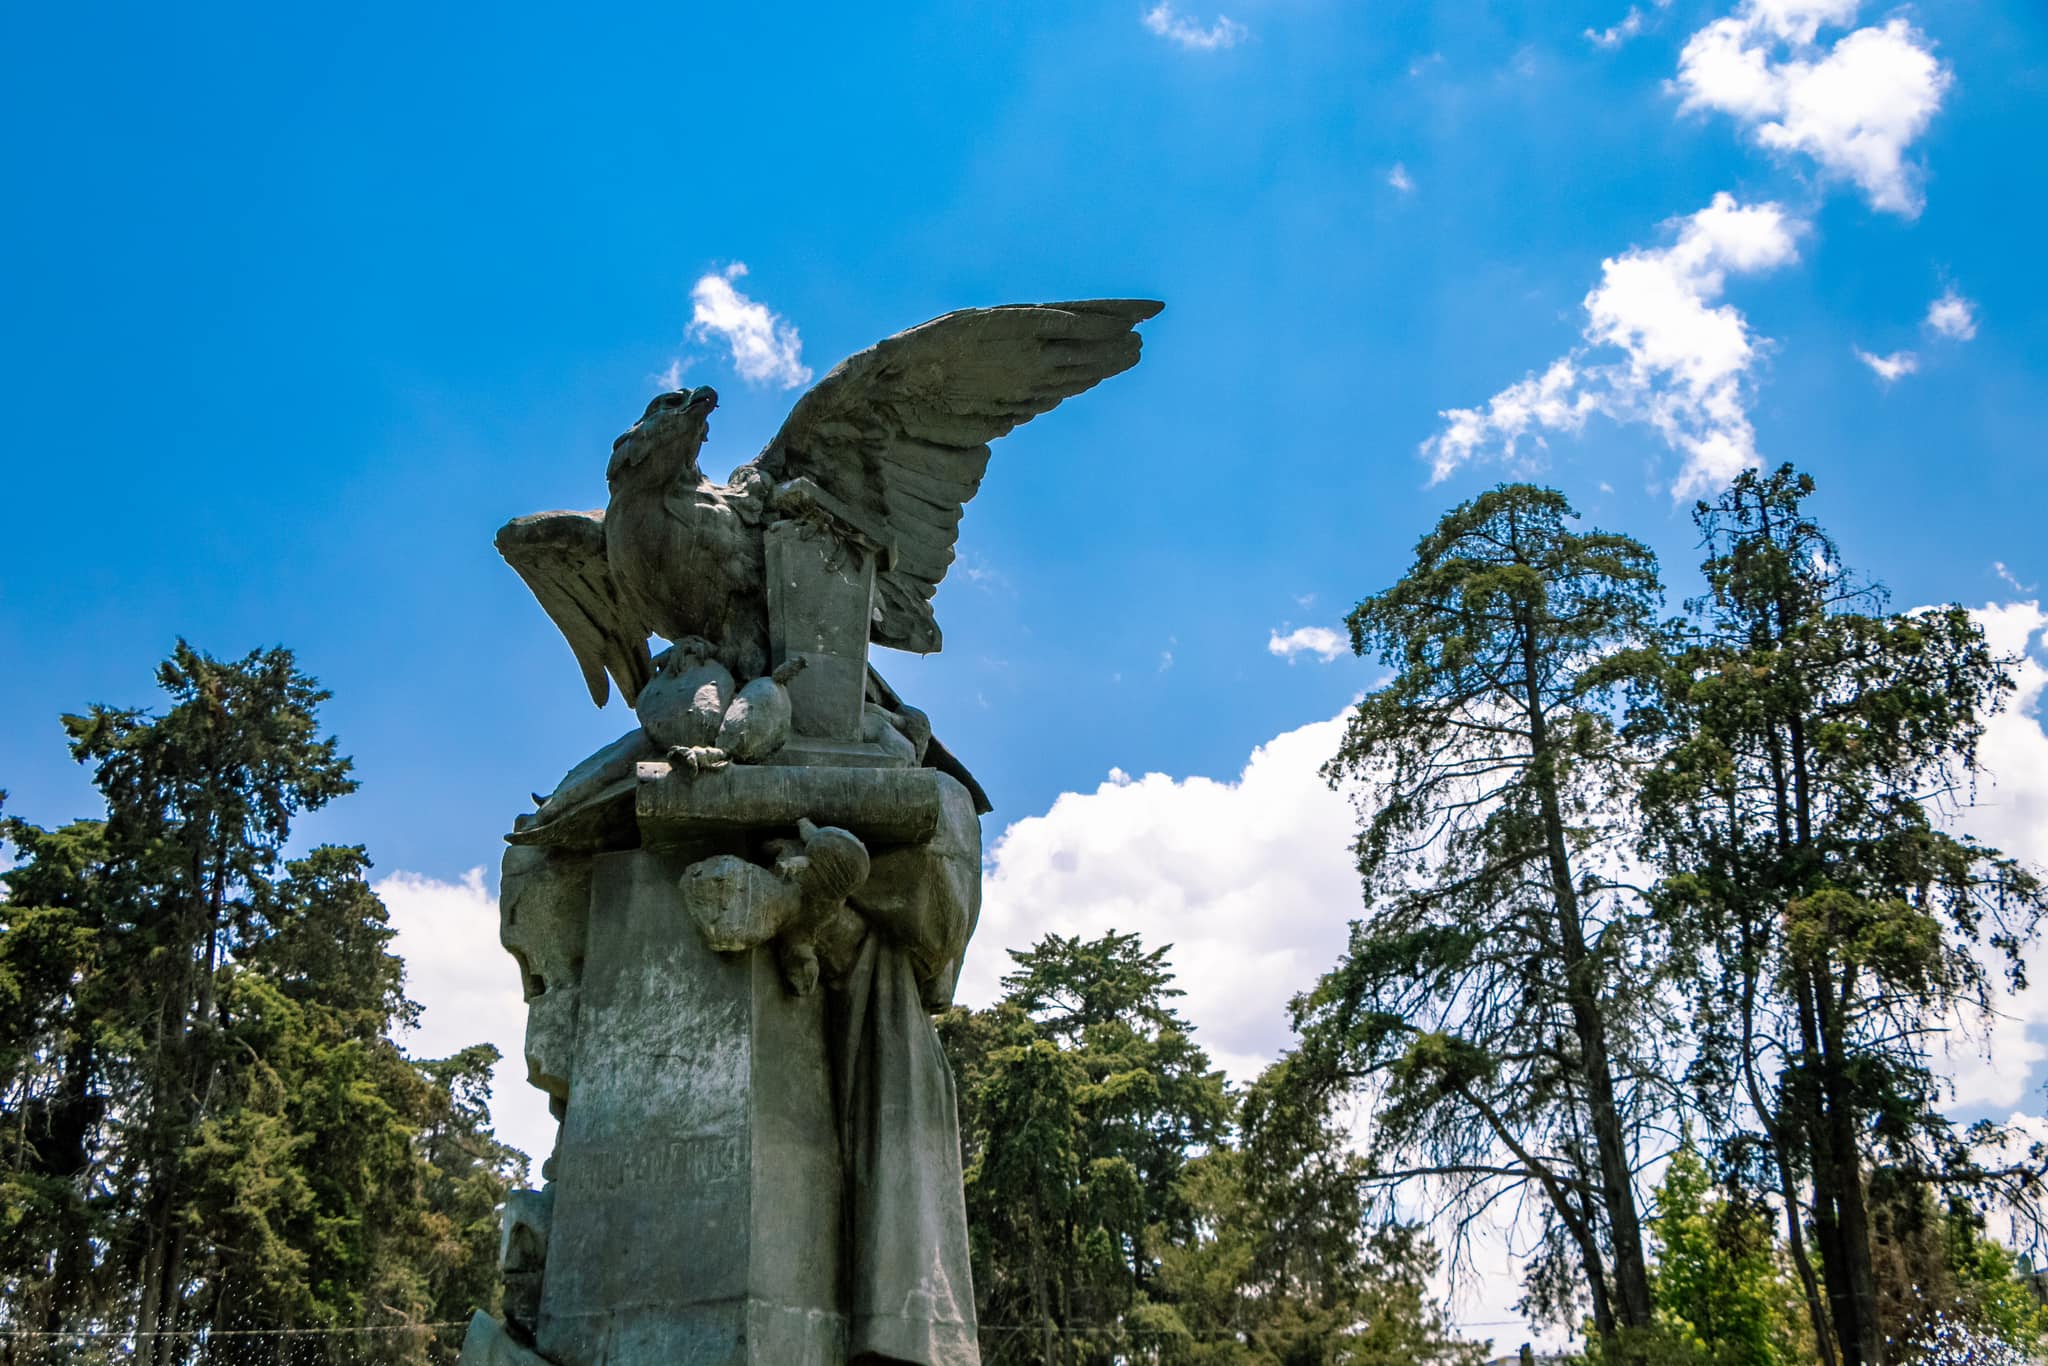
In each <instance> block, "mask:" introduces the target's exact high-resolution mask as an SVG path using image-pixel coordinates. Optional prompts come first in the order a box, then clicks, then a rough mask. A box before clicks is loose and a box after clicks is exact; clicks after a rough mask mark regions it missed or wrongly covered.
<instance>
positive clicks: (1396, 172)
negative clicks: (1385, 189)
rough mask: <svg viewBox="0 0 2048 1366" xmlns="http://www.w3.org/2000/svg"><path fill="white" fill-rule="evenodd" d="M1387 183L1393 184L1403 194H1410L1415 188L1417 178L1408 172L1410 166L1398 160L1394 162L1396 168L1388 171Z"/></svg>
mask: <svg viewBox="0 0 2048 1366" xmlns="http://www.w3.org/2000/svg"><path fill="white" fill-rule="evenodd" d="M1387 184H1389V185H1391V186H1393V187H1394V188H1395V189H1397V190H1399V191H1400V192H1401V193H1402V194H1408V193H1410V192H1411V191H1413V190H1414V188H1415V178H1414V177H1413V176H1411V175H1409V174H1408V168H1407V167H1406V166H1405V165H1403V164H1402V163H1400V162H1398V161H1397V162H1395V163H1394V169H1393V170H1391V171H1388V172H1387Z"/></svg>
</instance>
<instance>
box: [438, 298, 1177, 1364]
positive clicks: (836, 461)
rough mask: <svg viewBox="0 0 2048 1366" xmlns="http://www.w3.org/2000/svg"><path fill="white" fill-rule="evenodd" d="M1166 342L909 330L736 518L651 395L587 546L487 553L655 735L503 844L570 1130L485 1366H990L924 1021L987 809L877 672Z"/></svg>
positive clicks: (536, 1029) (506, 919)
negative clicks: (1065, 417) (988, 496)
mask: <svg viewBox="0 0 2048 1366" xmlns="http://www.w3.org/2000/svg"><path fill="white" fill-rule="evenodd" d="M1158 309H1159V305H1158V304H1156V303H1151V302H1147V301H1143V300H1091V301H1085V302H1079V303H1065V304H1050V305H1043V306H1023V305H1020V306H1013V307H1004V308H990V309H968V310H964V311H962V312H958V313H951V314H948V315H946V316H945V317H943V318H940V319H937V320H936V321H933V322H930V323H926V324H924V325H923V326H922V327H917V328H913V329H911V330H910V331H908V332H905V333H902V334H899V335H898V336H895V337H892V338H890V339H888V340H887V341H884V342H882V343H880V344H878V345H877V346H875V347H872V348H870V349H869V350H867V351H864V352H862V353H860V354H859V355H857V356H854V357H852V358H851V359H849V360H847V361H846V362H844V363H842V364H841V365H840V366H838V367H837V368H835V369H834V370H833V371H832V372H831V373H830V374H829V375H827V376H826V377H825V378H824V379H823V380H821V381H820V382H819V383H818V385H817V386H816V387H815V388H813V389H812V390H811V391H810V392H809V393H807V394H806V395H804V397H803V398H802V399H800V400H799V401H798V402H797V404H796V407H795V409H794V410H793V411H792V412H791V414H790V416H789V418H788V420H787V421H786V422H785V423H784V425H783V428H782V430H781V431H780V432H779V433H777V435H776V437H775V438H774V440H772V441H771V442H769V444H768V446H767V448H766V449H765V450H763V451H762V453H761V454H760V455H759V456H758V457H756V458H755V459H754V460H753V461H751V462H750V463H748V464H746V465H743V466H741V467H740V468H739V469H738V470H736V471H735V472H734V474H733V476H732V478H731V479H729V480H728V481H726V482H725V483H723V484H713V483H711V482H710V481H709V480H707V479H705V478H704V477H703V475H702V474H701V472H700V471H699V469H698V465H697V456H698V452H699V450H700V449H701V447H702V446H703V443H704V440H705V435H706V431H707V419H708V418H709V416H710V413H711V412H712V410H713V409H714V408H715V407H716V406H717V401H718V400H717V395H716V394H715V393H713V392H712V391H711V390H710V389H708V388H700V389H695V390H691V391H688V392H679V393H672V394H664V395H661V396H660V397H658V398H656V399H655V400H654V401H653V402H652V403H650V404H649V405H648V408H647V411H646V413H645V414H644V415H643V416H642V418H641V420H640V421H639V422H638V423H636V424H635V425H634V426H633V427H632V428H631V429H630V430H629V431H627V432H626V434H625V435H623V436H621V437H620V438H619V440H618V441H617V442H616V443H615V444H614V446H613V450H612V456H611V461H610V464H609V466H608V468H607V471H606V477H607V483H608V484H609V486H610V492H611V501H610V504H609V506H608V507H607V508H606V509H605V510H604V511H603V512H549V513H541V514H538V515H536V516H531V517H521V518H517V519H515V520H514V521H512V522H511V523H509V524H507V525H506V526H505V527H504V528H503V529H502V530H501V531H500V532H499V533H498V538H497V545H498V549H499V551H500V552H501V553H502V554H503V555H504V557H505V559H506V560H507V561H508V562H510V564H511V565H512V567H513V568H514V569H515V570H517V571H518V573H519V575H520V577H521V578H522V579H523V580H524V581H525V582H526V584H527V585H528V587H530V588H531V589H532V590H533V593H534V596H535V597H536V598H537V599H538V600H539V601H540V604H541V606H542V607H543V608H544V609H545V610H546V611H547V613H548V615H549V616H550V617H551V618H552V619H553V620H554V621H555V623H556V625H557V626H559V627H560V628H561V630H562V633H563V635H564V636H565V637H566V638H567V640H568V642H569V645H570V647H571V650H572V652H573V653H574V655H575V657H576V660H577V663H578V664H579V666H580V667H581V668H582V671H583V677H584V681H585V684H586V686H587V687H588V689H589V692H590V695H591V698H592V700H593V701H595V702H597V703H598V704H599V705H600V706H601V705H603V704H604V702H605V700H606V698H607V697H608V695H609V693H610V689H611V686H612V685H616V686H617V687H618V689H619V691H620V693H621V694H622V695H623V696H624V698H625V700H626V702H627V703H628V705H630V706H633V707H634V708H635V710H636V715H637V720H638V722H639V725H638V726H637V727H636V728H635V729H633V730H632V731H630V732H628V733H627V734H625V735H623V736H621V737H620V738H619V739H618V740H616V741H614V742H612V743H611V744H610V745H607V746H605V747H604V748H603V749H601V750H599V751H598V752H597V753H595V754H593V755H591V756H590V757H589V758H587V759H585V760H583V761H582V762H581V763H579V764H577V765H576V766H575V767H574V768H572V769H571V770H570V771H569V773H568V774H567V775H565V776H564V778H563V779H562V781H561V782H560V783H559V784H557V785H556V787H555V789H554V791H553V792H551V793H549V794H548V795H546V796H536V797H535V802H536V809H535V810H534V811H532V812H530V813H528V814H526V815H523V816H520V817H519V818H518V819H517V820H516V821H515V822H514V825H513V830H512V832H511V833H510V834H509V835H508V836H507V840H508V842H509V844H510V846H511V847H510V848H508V850H507V851H506V855H505V864H504V874H503V881H502V891H501V896H500V920H501V925H500V938H501V940H502V942H503V944H504V946H505V948H506V949H507V950H508V951H510V952H511V954H512V956H513V957H514V959H515V960H516V961H517V963H518V965H519V971H520V977H521V985H522V988H523V990H524V992H525V995H526V1000H527V1005H528V1022H527V1037H526V1060H527V1073H528V1078H529V1080H530V1081H531V1082H532V1083H533V1085H535V1086H537V1087H539V1088H540V1089H542V1090H543V1091H545V1092H546V1093H547V1094H548V1097H549V1103H550V1107H551V1109H552V1110H553V1112H554V1114H555V1116H556V1117H557V1119H558V1120H559V1121H560V1125H559V1129H558V1133H557V1138H556V1144H555V1149H554V1152H553V1155H552V1156H551V1157H550V1158H549V1160H548V1162H547V1163H546V1164H544V1166H543V1175H544V1177H545V1179H546V1185H545V1187H544V1189H542V1190H540V1191H522V1192H518V1193H516V1194H515V1195H514V1197H513V1199H512V1200H511V1201H510V1202H509V1203H508V1205H507V1208H506V1211H505V1234H504V1241H503V1249H502V1253H501V1270H502V1273H503V1276H504V1290H505V1293H504V1303H503V1314H504V1317H503V1320H502V1322H501V1321H499V1320H497V1319H493V1318H490V1317H489V1316H487V1315H483V1314H479V1315H478V1316H477V1318H476V1319H475V1320H474V1321H473V1322H472V1324H471V1329H470V1335H469V1338H468V1339H467V1341H466V1342H465V1345H464V1348H463V1358H464V1361H465V1363H468V1366H481V1364H482V1363H501V1364H502V1366H537V1363H542V1362H545V1363H552V1366H605V1364H606V1363H618V1364H619V1366H626V1364H628V1363H630V1364H632V1366H639V1363H643V1362H644V1363H648V1364H649V1366H653V1363H657V1362H658V1363H663V1366H667V1364H668V1363H694V1362H707V1363H710V1362H716V1363H741V1362H747V1363H776V1364H777V1366H783V1364H784V1363H795V1364H798V1366H803V1364H805V1363H810V1364H813V1366H841V1363H844V1362H847V1361H862V1362H891V1361H896V1362H912V1363H920V1364H921V1366H968V1364H970V1363H975V1362H977V1361H978V1360H979V1357H978V1348H977V1346H976V1334H975V1324H974V1295H973V1288H972V1285H971V1283H970V1276H969V1268H968V1254H967V1229H966V1219H965V1212H964V1207H963V1204H962V1199H961V1190H960V1143H959V1133H958V1118H957V1114H956V1112H955V1103H954V1096H953V1086H952V1077H951V1074H950V1072H949V1070H948V1069H947V1066H946V1062H945V1058H944V1055H943V1054H942V1053H941V1052H940V1049H939V1044H938V1038H937V1036H936V1034H935V1033H934V1032H933V1029H932V1026H931V1019H930V1012H931V1011H933V1010H938V1009H943V1008H944V1007H945V1006H946V1005H948V1004H949V1003H950V1002H951V999H952V993H953V988H954V984H955V983H956V982H957V980H958V978H959V972H960V962H961V957H962V955H963V954H964V952H965V950H966V946H967V942H968V939H969V937H970V936H971V935H972V934H973V932H974V925H975V920H976V918H977V916H978V914H979V910H980V865H981V826H980V817H981V815H982V814H983V813H984V812H986V811H987V810H988V809H989V807H988V800H987V798H986V796H985V795H984V794H983V792H982V790H981V788H980V786H979V785H978V784H977V783H976V782H975V780H974V778H973V776H972V775H971V774H970V773H968V771H967V770H966V769H965V768H964V767H963V766H962V765H961V764H960V762H959V761H958V760H957V759H955V758H954V757H953V755H952V754H951V753H950V752H949V751H948V750H947V749H946V747H945V746H944V745H943V744H941V743H940V742H939V741H938V740H936V739H935V738H934V737H933V736H932V730H931V725H930V723H929V721H927V720H926V718H925V716H924V714H923V713H922V712H921V711H919V710H917V709H916V708H915V707H911V706H908V705H907V704H905V703H904V701H903V699H902V698H901V697H899V696H898V695H897V694H896V693H895V692H894V690H893V689H891V688H890V687H889V685H888V684H887V683H886V682H884V681H883V680H882V678H881V676H880V675H879V674H878V673H876V672H875V671H874V669H873V668H872V667H871V666H870V664H869V662H868V647H869V645H870V643H878V644H884V645H890V646H894V647H897V648H902V649H909V650H915V651H920V652H930V651H933V650H936V649H937V648H938V647H939V641H940V636H939V630H938V625H937V621H936V619H935V618H934V616H933V614H932V607H931V600H932V596H933V594H934V592H935V591H936V589H937V586H938V584H939V582H940V581H941V580H942V579H943V578H944V576H945V573H946V569H947V566H948V565H949V564H950V563H951V561H952V559H953V544H954V539H955V535H956V533H957V530H958V527H959V522H960V516H961V512H962V509H963V508H964V506H965V504H966V503H967V501H968V500H969V499H971V498H972V497H973V495H974V493H975V491H976V489H977V488H978V487H979V485H980V480H981V476H982V472H983V470H984V469H985V468H986V466H987V463H988V457H989V450H988V443H989V442H990V441H992V440H994V439H995V438H997V437H1000V436H1002V435H1004V434H1005V433H1007V432H1009V431H1010V430H1011V429H1012V428H1014V427H1016V426H1017V425H1018V424H1020V423H1023V422H1026V421H1029V420H1030V419H1031V418H1032V417H1034V416H1036V415H1038V414H1040V413H1043V412H1045V411H1047V410H1048V409H1050V408H1052V407H1054V406H1055V405H1057V404H1058V403H1059V402H1060V401H1061V400H1062V399H1065V398H1068V397H1071V396H1072V395H1074V394H1077V393H1080V392H1081V391H1083V390H1085V389H1088V388H1090V387H1091V386H1093V385H1095V384H1096V383H1098V382H1100V381H1101V380H1103V379H1106V378H1108V377H1109V376H1111V375H1114V374H1117V373H1119V372H1120V371H1123V370H1126V369H1128V368H1130V366H1132V365H1134V364H1136V362H1137V359H1138V353H1139V341H1138V337H1137V334H1136V331H1135V328H1136V326H1137V324H1138V323H1140V322H1142V321H1143V320H1145V319H1147V318H1149V317H1151V316H1152V315H1153V314H1155V313H1156V312H1158ZM650 635H656V636H660V637H662V638H664V639H666V640H667V641H669V642H670V644H669V645H668V646H667V647H666V648H665V649H663V650H661V652H660V653H658V654H657V653H655V652H654V651H653V650H652V649H651V648H650V646H649V644H648V637H649V636H650Z"/></svg>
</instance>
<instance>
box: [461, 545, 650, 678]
mask: <svg viewBox="0 0 2048 1366" xmlns="http://www.w3.org/2000/svg"><path fill="white" fill-rule="evenodd" d="M497 546H498V553H499V554H500V555H503V556H504V557H505V562H506V563H507V564H509V565H511V566H512V567H513V568H514V569H516V570H518V571H519V577H520V578H522V579H524V580H526V586H527V587H528V588H530V589H532V590H533V595H534V597H536V598H538V599H539V600H540V605H541V607H542V608H543V609H544V610H545V611H546V612H547V614H548V616H549V617H551V618H552V619H553V620H554V623H555V625H557V626H559V627H561V628H562V634H563V635H564V636H566V637H568V640H569V648H570V649H571V650H574V651H575V652H576V662H577V663H578V664H579V665H581V666H582V667H583V682H584V683H585V685H587V686H588V687H589V689H590V700H591V701H593V702H595V703H597V705H598V706H600V707H601V706H603V705H604V704H605V699H606V698H607V697H609V696H610V691H611V690H610V689H609V688H607V687H606V686H605V681H604V676H605V674H606V673H610V674H611V676H612V677H613V678H615V679H617V680H618V684H619V692H620V694H621V695H623V696H624V697H625V699H626V705H627V706H629V707H630V706H632V705H633V704H634V703H635V702H637V701H639V699H640V689H642V688H644V687H646V686H647V680H648V679H649V678H651V677H652V676H653V673H654V668H653V663H652V661H651V659H650V658H649V656H648V653H647V632H646V630H645V629H644V628H637V627H636V626H635V625H634V624H633V623H632V622H631V621H630V620H628V619H627V615H626V612H625V610H624V609H623V608H622V607H621V606H620V605H619V593H618V588H617V586H616V585H615V584H614V583H613V582H612V574H611V569H610V568H609V567H608V566H607V564H606V563H605V553H604V513H602V512H537V513H534V514H533V515H532V516H531V517H515V518H513V519H512V520H511V521H509V522H507V523H505V525H504V526H502V527H500V528H499V529H498V538H497Z"/></svg>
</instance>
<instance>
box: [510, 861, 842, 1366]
mask: <svg viewBox="0 0 2048 1366" xmlns="http://www.w3.org/2000/svg"><path fill="white" fill-rule="evenodd" d="M721 852H731V850H729V849H727V848H725V847H723V846H720V845H715V844H704V845H699V846H696V847H693V848H682V849H668V850H660V851H654V850H645V849H641V850H632V851H628V852H622V853H612V854H603V855H600V856H598V857H597V858H596V859H595V860H594V868H593V875H592V881H591V914H590V921H589V937H588V948H587V953H586V956H585V959H584V963H583V972H582V983H581V990H580V995H581V998H582V999H581V1003H580V1006H579V1011H578V1015H579V1027H578V1029H577V1031H576V1053H575V1062H574V1066H573V1068H572V1069H571V1078H570V1086H569V1098H568V1105H567V1109H566V1112H565V1114H564V1115H563V1117H562V1130H561V1136H560V1139H559V1142H558V1146H557V1150H556V1151H557V1155H558V1162H557V1164H556V1171H557V1173H558V1176H557V1180H556V1182H555V1184H554V1187H553V1192H552V1201H553V1208H552V1211H551V1221H550V1223H551V1227H550V1230H549V1236H548V1252H547V1272H546V1276H545V1280H544V1283H543V1286H542V1290H541V1298H540V1312H539V1320H538V1323H537V1325H536V1331H535V1346H536V1347H537V1348H538V1349H539V1351H540V1353H541V1355H542V1356H544V1357H546V1358H547V1359H548V1360H549V1361H552V1362H554V1363H556V1364H557V1366H643V1363H644V1364H645V1366H657V1364H658V1366H698V1364H699V1363H702V1364H703V1366H712V1364H713V1363H716V1366H742V1364H743V1363H744V1364H745V1366H753V1364H754V1363H759V1364H760V1366H770V1364H771V1363H772V1364H773V1366H828V1364H829V1366H837V1364H838V1363H839V1362H841V1361H842V1360H843V1359H844V1353H845V1346H844V1343H845V1321H844V1318H843V1316H842V1315H841V1314H840V1312H839V1311H838V1308H837V1306H838V1302H839V1279H840V1266H839V1258H840V1220H841V1208H842V1193H841V1181H842V1176H841V1164H840V1156H839V1141H838V1133H837V1129H836V1126H835V1121H834V1116H833V1110H832V1095H833V1088H832V1085H831V1078H830V1073H829V1070H828V1067H829V1064H828V1057H827V1052H826V1040H825V1017H824V1009H825V1006H824V1000H823V993H813V994H811V995H809V996H802V997H799V996H793V995H791V994H790V993H789V992H788V991H787V990H785V989H784V987H783V984H782V978H781V975H780V973H779V971H778V968H777V963H776V959H775V955H774V952H773V950H772V949H767V948H760V949H751V950H747V951H745V952H741V953H735V954H730V955H721V954H717V953H714V952H712V950H711V949H709V948H708V947H706V946H705V943H704V940H703V936H702V935H701V934H699V933H698V930H697V927H696V925H694V924H693V923H691V921H690V918H689V916H688V914H687V913H686V911H685V910H684V908H683V901H682V897H681V893H680V891H679V888H678V879H679V878H680V877H681V875H682V873H683V871H684V870H685V869H686V868H687V867H688V866H689V865H690V864H691V863H692V862H693V861H695V860H697V859H701V858H704V857H707V856H710V855H713V854H717V853H721Z"/></svg>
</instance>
